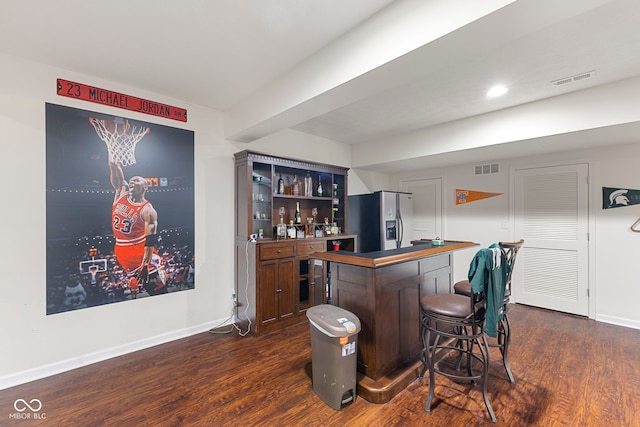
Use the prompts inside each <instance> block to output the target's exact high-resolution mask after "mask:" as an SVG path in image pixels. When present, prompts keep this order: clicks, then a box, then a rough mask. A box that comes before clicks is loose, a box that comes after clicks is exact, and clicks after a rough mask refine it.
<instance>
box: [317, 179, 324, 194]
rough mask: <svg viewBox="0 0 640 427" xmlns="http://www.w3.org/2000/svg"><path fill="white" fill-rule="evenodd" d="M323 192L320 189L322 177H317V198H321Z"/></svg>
mask: <svg viewBox="0 0 640 427" xmlns="http://www.w3.org/2000/svg"><path fill="white" fill-rule="evenodd" d="M322 193H324V190H323V189H322V177H321V176H320V175H318V197H322Z"/></svg>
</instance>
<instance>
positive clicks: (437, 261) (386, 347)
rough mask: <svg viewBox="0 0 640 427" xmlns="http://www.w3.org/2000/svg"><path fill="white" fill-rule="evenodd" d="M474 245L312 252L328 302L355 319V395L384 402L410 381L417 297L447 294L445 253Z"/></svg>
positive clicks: (415, 355) (415, 362) (415, 369)
mask: <svg viewBox="0 0 640 427" xmlns="http://www.w3.org/2000/svg"><path fill="white" fill-rule="evenodd" d="M476 245H477V243H473V242H461V241H446V242H445V244H444V246H432V245H431V244H430V243H425V244H420V245H416V246H413V247H407V248H400V249H392V250H386V251H377V252H369V253H353V252H346V251H334V252H316V253H313V254H312V255H311V257H312V258H315V259H319V260H323V261H328V262H329V269H330V277H331V288H330V289H331V291H330V292H331V303H332V304H334V305H336V306H338V307H341V308H344V309H345V310H347V311H350V312H351V313H353V314H355V315H356V316H358V318H359V319H360V323H361V330H360V333H359V334H358V346H357V347H358V379H357V380H358V387H357V392H358V394H359V395H360V396H361V397H362V398H364V399H366V400H367V401H369V402H372V403H385V402H388V401H389V400H391V398H392V397H393V396H395V395H396V394H398V393H399V392H400V391H402V390H403V389H404V388H405V387H406V386H407V385H409V384H410V383H411V382H412V381H413V380H415V379H416V378H417V377H418V375H419V373H420V370H421V369H422V363H421V362H420V360H419V355H420V350H421V344H420V305H419V304H420V303H419V300H420V295H425V294H429V293H444V292H446V293H448V292H451V285H452V278H451V275H452V255H451V252H453V251H456V250H460V249H465V248H468V247H472V246H476Z"/></svg>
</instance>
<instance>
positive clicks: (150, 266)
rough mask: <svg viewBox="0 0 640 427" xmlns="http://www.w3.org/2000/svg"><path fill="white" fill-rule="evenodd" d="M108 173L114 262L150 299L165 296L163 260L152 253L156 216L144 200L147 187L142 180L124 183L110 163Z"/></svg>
mask: <svg viewBox="0 0 640 427" xmlns="http://www.w3.org/2000/svg"><path fill="white" fill-rule="evenodd" d="M109 172H110V178H111V185H113V188H114V189H115V190H116V191H115V197H114V199H113V208H112V211H111V227H112V229H113V234H114V236H115V238H116V245H115V249H114V252H115V256H116V259H117V260H118V262H119V263H120V265H121V266H122V267H123V268H124V270H125V271H126V272H127V274H128V275H129V276H135V277H136V278H137V282H138V283H139V284H140V285H142V286H144V288H145V290H146V291H147V292H148V293H149V295H156V294H160V293H167V289H166V286H165V283H164V271H163V270H162V259H161V258H160V256H159V255H158V254H157V252H156V250H155V245H156V243H157V232H158V213H157V212H156V210H155V209H154V208H153V206H152V205H151V203H150V202H149V201H148V200H147V199H146V198H145V193H146V192H147V188H148V187H149V184H148V183H147V180H145V179H144V178H143V177H141V176H133V177H131V179H129V182H127V181H126V180H125V178H124V172H123V171H122V167H121V166H120V163H116V162H109Z"/></svg>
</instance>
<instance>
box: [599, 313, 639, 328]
mask: <svg viewBox="0 0 640 427" xmlns="http://www.w3.org/2000/svg"><path fill="white" fill-rule="evenodd" d="M596 320H597V321H598V322H604V323H611V324H613V325H618V326H625V327H627V328H633V329H640V322H639V321H636V320H629V319H625V318H622V317H614V316H603V315H598V314H596Z"/></svg>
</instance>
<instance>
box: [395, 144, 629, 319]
mask: <svg viewBox="0 0 640 427" xmlns="http://www.w3.org/2000/svg"><path fill="white" fill-rule="evenodd" d="M483 163H485V162H483ZM497 163H499V164H500V167H501V173H500V174H497V175H483V176H475V175H474V169H473V166H474V165H473V164H466V165H459V166H453V167H451V166H448V167H446V168H433V169H429V170H427V171H419V172H406V173H402V174H396V175H394V176H393V179H394V180H396V181H397V182H398V183H399V182H400V181H401V180H403V179H415V178H433V177H439V176H441V177H443V199H444V200H443V206H444V208H443V209H444V225H443V226H444V231H445V232H444V237H445V238H447V239H453V240H472V241H475V242H478V243H480V244H481V245H483V246H486V245H489V244H491V243H493V242H497V241H501V240H507V241H508V240H517V239H519V238H521V237H523V236H516V235H514V234H513V232H512V230H511V229H510V227H511V226H512V224H511V222H510V221H509V220H510V208H511V198H510V182H511V180H510V173H511V172H510V171H511V170H512V169H513V168H522V167H538V166H550V165H559V164H570V163H588V164H589V165H590V182H591V184H590V201H589V207H590V230H591V233H592V236H591V239H590V250H591V252H592V253H591V254H590V256H589V259H590V261H591V266H590V270H591V271H590V273H591V282H590V293H591V298H592V299H593V302H592V304H591V307H592V312H591V313H590V317H593V318H595V319H596V320H601V321H605V322H609V323H615V324H619V325H624V326H629V327H634V328H638V329H640V311H639V310H638V304H637V301H638V300H639V298H640V279H639V278H638V274H637V271H636V270H637V269H636V268H634V267H635V266H636V265H637V263H638V257H639V256H640V233H634V232H632V231H631V230H630V226H631V225H632V224H633V223H634V222H635V221H636V220H637V219H638V218H640V205H635V206H628V207H623V208H616V209H607V210H603V209H602V187H624V188H630V189H640V175H639V174H638V165H639V164H640V143H636V144H630V145H617V146H612V147H606V148H599V149H585V150H574V151H568V152H562V153H554V154H553V155H544V156H536V157H522V158H513V159H507V160H500V161H497ZM456 188H461V189H469V190H479V191H486V192H495V193H504V194H503V195H501V196H497V197H493V198H490V199H485V200H481V201H477V202H473V203H468V204H464V205H457V206H456V205H455V190H456ZM505 224H506V225H507V226H508V228H503V227H504V226H505ZM525 245H526V242H525ZM474 254H475V250H474V249H468V250H463V251H459V252H456V253H455V255H454V280H459V279H461V278H464V277H466V274H467V270H468V265H469V262H470V261H471V258H472V257H473V255H474Z"/></svg>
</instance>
